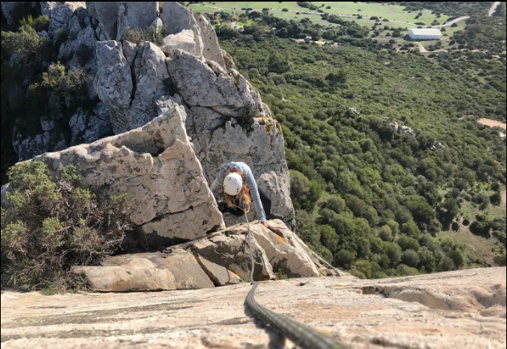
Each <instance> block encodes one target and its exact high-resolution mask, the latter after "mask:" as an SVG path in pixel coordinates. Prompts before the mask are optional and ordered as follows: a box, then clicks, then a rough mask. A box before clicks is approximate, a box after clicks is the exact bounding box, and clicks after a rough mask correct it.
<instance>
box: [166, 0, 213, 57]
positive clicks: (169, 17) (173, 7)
mask: <svg viewBox="0 0 507 349" xmlns="http://www.w3.org/2000/svg"><path fill="white" fill-rule="evenodd" d="M161 17H162V23H163V25H164V35H167V36H169V35H175V34H178V33H181V32H182V31H184V30H191V31H192V32H193V33H194V42H195V48H194V52H196V53H195V54H196V55H198V56H202V54H203V47H204V44H203V38H202V35H201V30H200V28H199V24H198V23H197V21H196V20H195V19H194V17H193V15H192V11H190V10H189V9H187V8H186V7H185V6H183V5H181V4H179V3H177V2H173V1H168V2H166V3H165V4H164V7H163V8H162V15H161ZM164 52H165V51H164Z"/></svg>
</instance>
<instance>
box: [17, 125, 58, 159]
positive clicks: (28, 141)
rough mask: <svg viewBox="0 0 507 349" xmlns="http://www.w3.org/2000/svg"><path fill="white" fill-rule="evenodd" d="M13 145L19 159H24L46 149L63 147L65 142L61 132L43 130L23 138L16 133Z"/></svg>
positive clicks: (52, 149)
mask: <svg viewBox="0 0 507 349" xmlns="http://www.w3.org/2000/svg"><path fill="white" fill-rule="evenodd" d="M13 146H14V149H15V151H16V153H17V154H18V159H19V161H24V160H28V159H31V158H33V157H34V156H36V155H39V154H42V153H45V152H48V151H58V150H62V149H65V148H66V147H67V144H66V141H65V138H64V136H63V134H61V133H58V134H55V133H54V132H52V131H45V132H44V133H42V134H38V135H35V136H32V137H28V138H25V139H21V137H20V135H19V134H18V138H16V139H15V140H14V141H13Z"/></svg>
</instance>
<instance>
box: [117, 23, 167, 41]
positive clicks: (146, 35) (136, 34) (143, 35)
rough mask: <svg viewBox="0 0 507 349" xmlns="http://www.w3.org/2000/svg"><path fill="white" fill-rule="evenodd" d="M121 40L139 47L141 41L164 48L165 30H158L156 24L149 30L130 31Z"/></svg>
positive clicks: (134, 29)
mask: <svg viewBox="0 0 507 349" xmlns="http://www.w3.org/2000/svg"><path fill="white" fill-rule="evenodd" d="M121 39H122V41H123V40H126V41H130V42H132V43H134V44H137V45H138V44H139V43H140V42H141V41H150V42H153V43H154V44H155V45H157V46H162V45H163V44H164V31H163V28H160V29H159V30H157V27H156V26H155V24H153V25H152V26H151V27H149V28H148V29H141V28H132V29H129V30H127V32H126V33H125V34H124V35H123V37H122V38H121Z"/></svg>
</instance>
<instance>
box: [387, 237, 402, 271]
mask: <svg viewBox="0 0 507 349" xmlns="http://www.w3.org/2000/svg"><path fill="white" fill-rule="evenodd" d="M386 254H387V256H388V257H389V260H390V261H391V264H392V265H393V266H396V265H398V263H400V261H401V248H400V246H399V245H398V244H396V243H394V242H392V243H390V244H389V245H387V247H386Z"/></svg>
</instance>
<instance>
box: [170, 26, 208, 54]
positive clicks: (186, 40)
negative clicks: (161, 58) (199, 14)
mask: <svg viewBox="0 0 507 349" xmlns="http://www.w3.org/2000/svg"><path fill="white" fill-rule="evenodd" d="M194 36H195V35H194V32H193V31H192V30H190V29H185V30H183V31H181V32H179V33H178V34H171V35H167V36H166V37H165V38H164V44H163V46H162V47H161V48H162V51H164V52H165V53H167V54H169V55H170V54H172V53H173V52H174V51H175V50H182V51H185V52H188V53H190V54H192V55H199V54H200V52H199V50H198V47H197V45H196V44H195V37H194Z"/></svg>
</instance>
